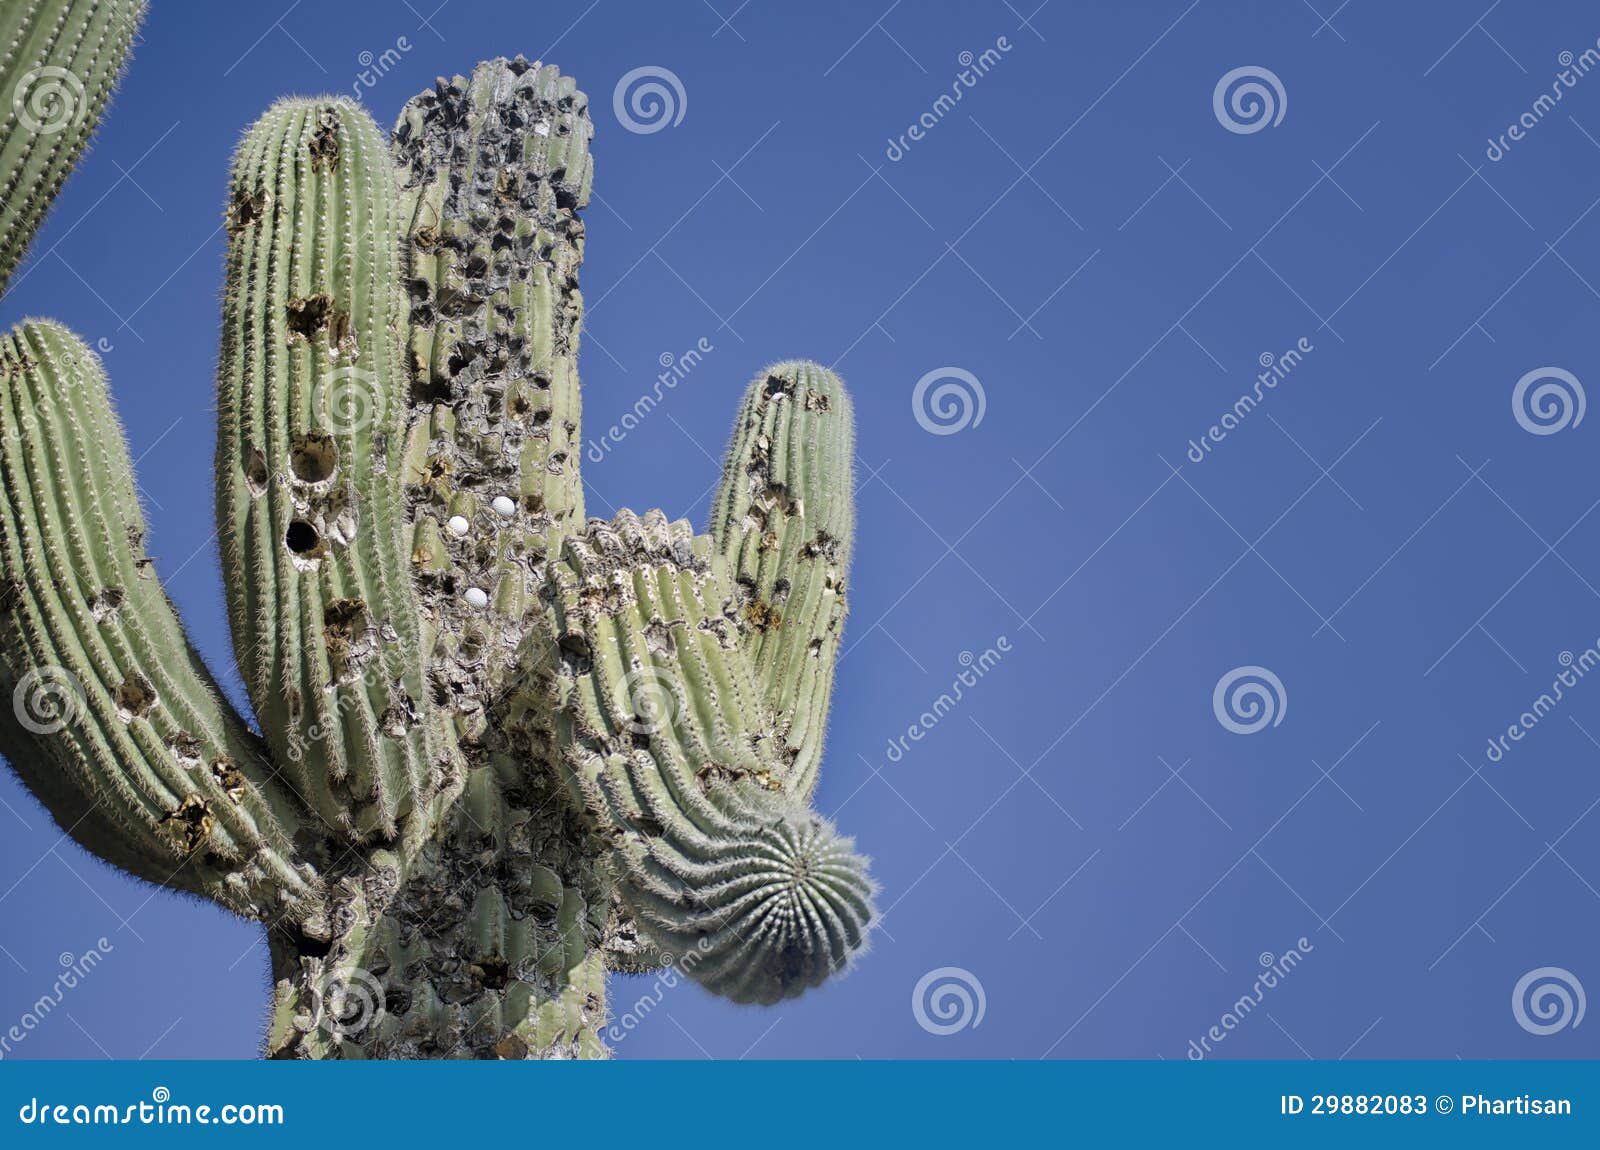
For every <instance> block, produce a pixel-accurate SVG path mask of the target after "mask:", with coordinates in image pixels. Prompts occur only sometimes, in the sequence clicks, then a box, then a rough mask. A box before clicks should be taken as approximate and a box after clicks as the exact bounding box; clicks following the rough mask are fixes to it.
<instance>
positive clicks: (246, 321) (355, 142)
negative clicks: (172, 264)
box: [217, 99, 460, 841]
mask: <svg viewBox="0 0 1600 1150" xmlns="http://www.w3.org/2000/svg"><path fill="white" fill-rule="evenodd" d="M229 196H230V199H229V210H228V228H229V231H230V233H231V234H230V241H229V246H228V268H227V283H226V287H225V290H224V296H223V299H224V304H223V335H222V354H221V361H220V362H221V367H220V380H219V388H218V390H219V432H218V442H217V457H218V458H217V504H218V524H219V533H220V537H221V540H222V554H223V562H224V565H225V566H226V567H227V568H228V569H229V570H235V571H237V572H239V577H238V578H233V579H229V580H228V581H227V599H228V609H229V617H230V621H231V623H232V628H233V636H234V645H235V653H236V656H237V658H238V661H239V665H240V669H241V671H242V672H243V674H244V677H245V681H246V684H247V685H248V687H249V690H250V697H251V700H252V702H253V703H254V704H255V708H256V713H257V715H258V717H259V718H260V720H261V724H262V727H263V730H264V731H265V732H266V737H267V741H268V743H269V744H270V746H271V748H272V751H273V754H274V757H275V758H276V760H277V761H278V762H280V763H282V764H284V765H285V768H286V770H287V771H288V772H289V774H290V776H291V777H292V778H293V779H294V780H295V782H296V785H297V787H298V788H299V789H300V790H301V793H303V794H304V795H306V796H307V800H308V802H310V804H311V805H312V807H313V809H315V810H316V811H317V812H318V813H319V814H320V815H321V816H322V817H323V818H324V819H326V820H327V821H328V822H329V823H330V824H331V825H333V826H335V827H338V828H340V829H341V831H342V832H343V833H344V834H345V835H346V836H348V837H349V838H350V839H353V840H356V841H365V840H369V839H383V840H392V839H394V838H395V837H397V836H398V835H400V834H401V831H402V827H403V826H406V827H407V828H408V829H409V830H410V831H412V832H413V833H414V834H415V835H416V836H418V837H419V839H420V838H425V837H426V836H427V834H428V833H429V832H430V831H431V829H432V826H433V824H434V819H435V816H434V813H433V807H434V805H435V803H436V800H438V799H439V798H440V797H441V795H442V794H443V793H444V792H445V791H446V790H447V789H448V788H449V787H451V786H452V785H456V786H458V785H459V773H460V772H459V769H458V766H457V764H456V762H455V760H456V752H455V749H454V737H453V733H452V732H450V731H448V730H446V729H445V725H444V724H443V723H442V722H440V721H439V719H438V716H437V715H436V713H435V711H434V708H433V707H432V706H431V705H430V703H429V700H428V698H427V696H426V691H425V684H424V674H423V668H424V660H425V653H424V651H423V643H422V638H421V635H420V628H419V624H418V612H417V606H416V595H415V592H414V590H413V588H412V585H411V579H410V572H409V569H408V567H407V564H406V562H405V551H404V544H403V534H402V524H403V513H402V494H401V486H400V474H399V472H400V467H399V462H400V461H399V458H398V457H399V453H400V444H401V431H402V428H403V426H404V418H405V406H404V404H405V378H406V377H405V373H404V368H403V365H402V358H401V357H402V348H403V341H404V332H405V317H404V310H403V308H404V301H403V297H402V287H401V281H400V268H399V254H400V253H399V245H400V234H401V233H400V224H399V217H398V214H397V198H398V195H397V191H396V188H395V183H394V175H393V170H392V166H391V163H390V160H389V154H388V150H387V146H386V144H385V141H384V138H383V136H382V135H381V134H380V133H379V131H378V128H377V126H376V125H375V124H373V122H372V119H371V117H369V116H368V115H367V113H366V112H365V111H363V110H362V109H361V107H360V106H359V105H357V104H355V103H352V102H350V101H348V100H329V99H324V100H308V99H294V100H285V101H282V102H281V103H279V104H278V105H276V106H275V107H274V108H273V109H272V110H270V111H269V112H267V114H266V115H264V116H263V117H262V118H261V119H260V120H259V121H257V123H256V125H255V126H254V127H253V128H252V129H251V130H250V132H249V134H248V135H247V136H246V138H245V140H244V142H243V144H241V145H240V148H239V151H238V153H237V155H236V157H235V160H234V166H233V176H232V181H231V185H230V192H229Z"/></svg>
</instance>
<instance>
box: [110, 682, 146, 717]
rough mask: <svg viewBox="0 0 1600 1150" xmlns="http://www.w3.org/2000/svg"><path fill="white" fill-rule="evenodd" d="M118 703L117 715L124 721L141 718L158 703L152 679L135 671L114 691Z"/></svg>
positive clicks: (113, 694)
mask: <svg viewBox="0 0 1600 1150" xmlns="http://www.w3.org/2000/svg"><path fill="white" fill-rule="evenodd" d="M112 698H113V699H114V700H115V701H116V704H117V717H118V718H119V719H121V720H122V721H123V722H125V723H126V722H129V721H130V720H133V719H141V718H143V717H144V716H145V715H148V714H149V713H150V708H151V707H154V706H155V705H156V689H155V687H153V686H151V684H150V680H149V679H146V678H145V677H144V676H143V675H141V674H139V673H138V672H137V671H135V672H134V673H133V674H131V675H129V676H128V677H127V678H126V679H124V680H122V682H121V683H120V684H119V685H118V687H117V689H116V690H115V691H114V692H112Z"/></svg>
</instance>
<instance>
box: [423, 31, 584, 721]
mask: <svg viewBox="0 0 1600 1150" xmlns="http://www.w3.org/2000/svg"><path fill="white" fill-rule="evenodd" d="M593 133H594V126H593V124H592V123H591V122H590V120H589V110H588V101H587V99H586V98H585V97H584V95H583V93H581V92H579V91H578V90H577V86H576V85H575V84H574V83H573V81H572V78H571V77H568V76H563V75H561V73H560V72H559V71H558V70H557V69H556V68H555V67H553V66H550V65H541V64H531V63H529V62H528V61H526V60H523V59H520V58H519V59H516V60H506V59H498V60H492V61H489V62H487V63H483V64H480V65H478V67H477V68H476V69H474V70H473V72H472V75H471V76H470V77H461V76H457V77H455V78H454V79H453V80H448V81H446V80H440V81H439V83H438V84H437V85H436V87H435V88H434V89H433V90H431V91H428V92H424V93H422V94H421V95H419V96H417V97H416V98H415V99H413V100H411V101H410V102H409V103H408V104H407V105H406V107H405V109H404V110H403V111H402V112H401V114H400V119H399V121H398V122H397V123H396V125H395V130H394V136H393V149H394V154H395V162H396V165H397V169H398V175H399V180H400V186H401V215H402V220H403V223H404V226H405V227H406V229H407V245H406V247H407V257H408V259H409V262H410V276H411V279H410V282H409V288H410V299H411V313H410V319H411V339H410V363H409V365H408V366H409V370H410V372H411V377H412V391H411V400H412V411H411V428H410V431H409V433H408V438H407V447H406V456H405V461H404V468H403V471H404V476H405V481H406V491H407V495H408V497H409V500H410V505H411V511H412V515H413V517H414V521H415V528H414V531H415V536H414V551H413V561H414V562H415V564H416V573H417V578H418V582H419V590H420V593H421V597H422V600H423V605H424V609H425V610H426V611H427V612H428V613H429V615H430V616H431V617H432V619H433V620H434V623H435V629H436V631H437V635H438V639H437V643H436V646H435V649H434V655H433V666H432V673H433V675H434V678H435V681H436V683H438V684H439V687H440V690H441V693H446V694H448V695H449V697H451V698H452V699H453V700H455V702H456V707H457V724H458V726H459V728H460V730H461V732H462V734H463V736H464V737H469V738H476V737H478V736H479V735H480V734H482V732H483V730H484V728H485V725H486V723H487V721H488V708H489V707H490V706H491V705H492V702H493V699H494V696H495V694H496V693H497V690H498V687H499V685H500V684H501V682H502V681H503V680H504V679H505V677H506V675H507V673H508V672H510V671H512V670H513V669H514V667H515V662H516V654H517V649H518V647H519V645H520V643H521V640H522V637H523V636H524V635H525V634H526V632H527V630H528V628H529V627H530V626H532V625H533V623H534V622H535V621H536V620H537V619H538V618H539V616H540V612H541V610H542V606H541V604H540V602H539V598H538V592H539V590H540V588H541V586H542V585H543V580H544V565H545V563H546V561H547V559H548V558H549V557H550V556H552V555H555V554H557V553H559V551H560V546H561V544H560V541H561V537H562V535H563V534H564V533H566V532H567V531H569V530H571V529H572V528H573V527H574V526H579V527H581V525H582V523H583V485H582V483H581V482H580V480H579V476H578V445H579V444H580V443H581V436H580V434H579V408H578V371H577V356H578V329H579V325H580V321H581V318H582V314H583V298H582V296H581V295H580V294H579V292H578V267H579V265H580V264H581V263H582V260H583V235H584V233H583V221H582V220H581V219H580V217H579V213H580V211H581V210H582V208H583V207H584V206H585V205H586V204H587V203H588V200H589V186H590V181H591V179H592V173H593V170H594V165H593V160H592V159H591V158H590V156H589V139H590V137H591V136H592V135H593Z"/></svg>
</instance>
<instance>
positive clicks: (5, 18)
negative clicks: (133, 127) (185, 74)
mask: <svg viewBox="0 0 1600 1150" xmlns="http://www.w3.org/2000/svg"><path fill="white" fill-rule="evenodd" d="M143 15H144V0H7V3H5V4H3V5H0V291H3V290H4V289H5V286H6V282H7V281H8V280H9V279H10V278H11V274H12V272H14V271H15V270H16V268H17V265H18V264H19V263H20V262H21V261H22V257H23V254H24V253H25V252H26V250H27V247H28V244H29V243H30V242H31V241H32V240H33V236H34V233H35V232H36V231H38V229H39V223H40V221H41V220H43V218H44V214H45V212H46V211H48V210H49V207H50V203H51V201H52V200H54V199H55V196H56V193H57V192H58V191H60V189H61V185H62V184H63V183H64V182H65V181H66V178H67V175H68V173H69V172H71V170H72V167H73V165H74V164H76V163H77V161H78V157H79V156H80V155H81V154H82V152H83V149H84V146H85V145H86V144H87V143H88V141H89V137H90V135H91V134H92V133H93V132H94V128H95V124H96V123H97V122H98V121H99V119H100V113H101V112H102V111H103V110H104V108H105V105H106V101H107V100H108V99H109V98H110V95H111V89H112V88H113V87H114V86H115V84H116V81H117V77H118V75H119V74H120V73H121V71H122V68H123V64H124V63H125V62H126V61H127V58H128V50H129V48H130V47H131V46H132V44H133V38H134V34H135V32H136V31H137V29H138V25H139V21H140V19H141V18H142V17H143Z"/></svg>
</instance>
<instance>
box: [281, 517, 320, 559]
mask: <svg viewBox="0 0 1600 1150" xmlns="http://www.w3.org/2000/svg"><path fill="white" fill-rule="evenodd" d="M283 542H284V546H286V547H288V548H289V550H290V551H293V552H294V553H295V554H296V555H304V556H306V557H307V558H311V557H314V556H316V555H319V554H321V547H322V536H320V535H318V534H317V529H316V528H315V527H313V526H311V524H309V523H307V522H306V521H305V520H304V519H296V520H295V521H294V522H293V523H290V524H289V530H288V531H287V532H285V533H284V536H283Z"/></svg>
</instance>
